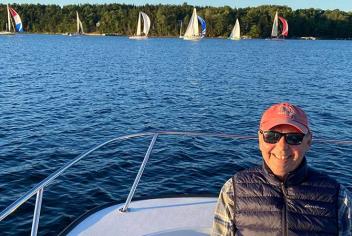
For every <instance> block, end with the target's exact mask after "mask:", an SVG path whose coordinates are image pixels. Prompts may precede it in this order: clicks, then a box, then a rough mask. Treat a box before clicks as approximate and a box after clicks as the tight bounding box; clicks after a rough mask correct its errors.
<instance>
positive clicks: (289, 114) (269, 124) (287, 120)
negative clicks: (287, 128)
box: [259, 102, 309, 134]
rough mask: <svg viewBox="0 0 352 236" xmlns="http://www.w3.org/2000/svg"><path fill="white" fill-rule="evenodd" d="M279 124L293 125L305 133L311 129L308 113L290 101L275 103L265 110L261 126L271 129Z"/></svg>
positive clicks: (263, 128)
mask: <svg viewBox="0 0 352 236" xmlns="http://www.w3.org/2000/svg"><path fill="white" fill-rule="evenodd" d="M277 125H291V126H293V127H295V128H297V129H299V130H300V131H301V132H302V133H304V134H307V133H308V131H309V127H308V117H307V115H306V113H304V111H303V110H302V109H301V108H299V107H297V106H295V105H292V104H290V103H288V102H284V103H278V104H274V105H272V106H271V107H269V108H268V109H267V110H266V111H264V113H263V116H262V119H261V120H260V127H259V128H260V129H261V130H270V129H272V128H273V127H275V126H277Z"/></svg>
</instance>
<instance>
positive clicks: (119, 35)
mask: <svg viewBox="0 0 352 236" xmlns="http://www.w3.org/2000/svg"><path fill="white" fill-rule="evenodd" d="M20 34H24V35H26V34H38V35H63V36H69V33H47V32H44V33H32V32H25V33H20ZM81 36H97V37H104V36H105V37H129V36H130V35H125V34H118V33H85V34H83V35H81ZM148 38H179V36H155V35H152V36H148ZM206 38H207V39H228V37H221V36H219V37H205V39H206ZM260 39H262V40H265V39H270V38H246V37H245V38H242V39H241V40H260ZM285 40H303V41H315V40H341V41H342V40H352V38H317V37H314V36H307V37H294V38H285Z"/></svg>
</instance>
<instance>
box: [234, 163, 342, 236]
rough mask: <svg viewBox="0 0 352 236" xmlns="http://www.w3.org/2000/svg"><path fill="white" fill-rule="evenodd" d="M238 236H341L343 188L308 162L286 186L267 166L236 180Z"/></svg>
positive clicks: (240, 175) (247, 172) (302, 164)
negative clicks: (339, 200) (339, 234)
mask: <svg viewBox="0 0 352 236" xmlns="http://www.w3.org/2000/svg"><path fill="white" fill-rule="evenodd" d="M233 183H234V190H235V197H234V202H235V208H236V209H234V212H235V215H234V224H235V226H236V228H235V231H236V233H235V235H244V236H251V235H256V236H259V235H260V236H262V235H268V236H275V235H280V236H285V235H290V236H291V235H307V236H308V235H309V236H315V235H316V236H318V235H319V236H328V235H338V206H337V201H338V192H339V184H338V183H337V182H336V181H335V180H333V179H332V178H330V177H328V176H327V175H324V174H322V173H319V172H317V171H315V170H313V169H311V168H309V167H308V166H307V162H306V160H305V159H304V160H303V161H302V163H301V164H300V166H299V167H298V168H297V169H296V170H295V171H293V172H292V173H290V174H289V175H288V176H287V178H286V180H285V181H284V182H281V181H279V180H278V179H277V178H276V177H275V176H274V175H273V173H272V172H271V171H270V169H269V168H268V167H267V166H266V165H265V164H264V165H263V167H256V168H252V169H248V170H244V171H241V172H239V173H237V174H236V175H235V176H234V177H233Z"/></svg>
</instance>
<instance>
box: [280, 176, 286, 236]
mask: <svg viewBox="0 0 352 236" xmlns="http://www.w3.org/2000/svg"><path fill="white" fill-rule="evenodd" d="M281 190H282V194H283V196H284V197H283V198H284V208H283V214H282V228H283V236H287V199H286V197H287V191H286V188H285V184H284V183H282V184H281Z"/></svg>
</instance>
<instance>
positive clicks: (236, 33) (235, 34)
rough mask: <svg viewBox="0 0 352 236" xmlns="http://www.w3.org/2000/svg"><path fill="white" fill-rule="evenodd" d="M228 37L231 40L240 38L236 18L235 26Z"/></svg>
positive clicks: (238, 24) (238, 23)
mask: <svg viewBox="0 0 352 236" xmlns="http://www.w3.org/2000/svg"><path fill="white" fill-rule="evenodd" d="M230 39H232V40H239V39H241V29H240V22H239V21H238V19H236V23H235V26H234V27H233V29H232V31H231V34H230Z"/></svg>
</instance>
